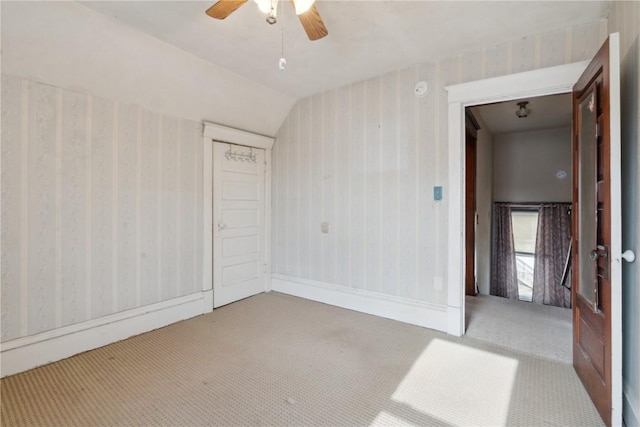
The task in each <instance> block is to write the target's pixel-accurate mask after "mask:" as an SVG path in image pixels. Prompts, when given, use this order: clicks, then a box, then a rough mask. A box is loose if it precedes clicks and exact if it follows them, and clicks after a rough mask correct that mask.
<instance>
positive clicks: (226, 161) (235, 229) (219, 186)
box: [213, 142, 265, 307]
mask: <svg viewBox="0 0 640 427" xmlns="http://www.w3.org/2000/svg"><path fill="white" fill-rule="evenodd" d="M264 171H265V151H264V150H261V149H257V148H249V147H243V146H239V145H233V144H227V143H220V142H216V143H214V148H213V306H214V307H220V306H222V305H225V304H229V303H231V302H234V301H238V300H240V299H243V298H246V297H249V296H251V295H255V294H258V293H260V292H264V291H265V274H264V271H265V270H264V269H265V265H264V262H265V261H264V260H265V257H264V238H265V224H264V218H265V173H264Z"/></svg>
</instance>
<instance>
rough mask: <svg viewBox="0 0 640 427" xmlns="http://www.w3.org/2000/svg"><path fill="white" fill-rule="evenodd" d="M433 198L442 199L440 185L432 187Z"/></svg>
mask: <svg viewBox="0 0 640 427" xmlns="http://www.w3.org/2000/svg"><path fill="white" fill-rule="evenodd" d="M433 200H442V187H441V186H437V187H433Z"/></svg>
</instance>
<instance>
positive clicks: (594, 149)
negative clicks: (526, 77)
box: [572, 36, 620, 425]
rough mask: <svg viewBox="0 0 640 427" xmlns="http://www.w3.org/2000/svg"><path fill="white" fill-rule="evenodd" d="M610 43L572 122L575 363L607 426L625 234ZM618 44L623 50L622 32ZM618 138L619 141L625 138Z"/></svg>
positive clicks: (591, 70)
mask: <svg viewBox="0 0 640 427" xmlns="http://www.w3.org/2000/svg"><path fill="white" fill-rule="evenodd" d="M609 43H610V41H609V39H608V40H607V42H605V43H604V44H603V46H602V47H601V48H600V50H599V51H598V53H597V54H596V56H595V57H594V59H593V61H592V62H591V63H590V64H589V65H588V66H587V69H586V70H585V72H584V73H583V75H582V76H581V77H580V79H579V80H578V82H577V83H576V84H575V86H574V88H573V122H572V124H573V213H574V214H573V215H572V230H573V243H572V248H573V250H572V296H573V301H574V306H573V310H574V311H573V364H574V367H575V370H576V372H577V373H578V376H579V377H580V379H581V380H582V382H583V384H584V386H585V389H586V390H587V393H588V394H589V396H590V397H591V399H592V400H593V402H594V404H595V406H596V408H597V409H598V412H599V413H600V416H601V417H602V419H603V420H604V422H605V423H606V424H607V425H611V423H612V411H613V402H614V401H615V402H619V399H618V397H616V396H614V395H613V390H614V387H613V385H612V381H613V380H615V381H616V387H618V384H619V382H618V379H614V378H613V377H612V357H613V356H612V352H613V344H612V318H613V316H614V315H619V313H615V312H614V311H612V295H611V290H612V268H613V267H612V261H613V254H612V253H611V248H612V246H613V245H614V243H615V244H618V240H619V237H620V236H619V235H617V234H616V235H615V236H614V235H613V234H612V223H613V222H612V189H611V187H612V185H613V181H612V169H611V158H612V152H613V151H612V141H613V139H612V135H611V128H612V126H614V125H612V120H613V119H614V118H612V117H611V96H612V95H611V87H612V86H611V81H610V78H612V76H611V74H610V51H609ZM613 46H614V48H615V49H618V39H617V36H616V37H615V42H614V45H613ZM614 62H615V61H614ZM616 87H617V86H616ZM618 95H619V94H617V93H616V94H615V98H616V99H618V98H619V97H618ZM615 119H616V120H619V118H615ZM615 141H616V144H618V145H619V139H615ZM618 145H616V149H617V147H618ZM616 188H617V187H616ZM616 194H617V193H616ZM616 203H619V200H616ZM618 210H619V209H618V207H617V206H616V211H618ZM614 237H615V239H616V240H615V242H614V241H613V240H612V239H613V238H614ZM617 280H619V278H618V279H617ZM618 309H619V308H618ZM618 357H619V356H618ZM616 409H617V411H620V408H616ZM616 414H617V416H616V419H618V417H619V412H617V413H616ZM616 422H617V421H616Z"/></svg>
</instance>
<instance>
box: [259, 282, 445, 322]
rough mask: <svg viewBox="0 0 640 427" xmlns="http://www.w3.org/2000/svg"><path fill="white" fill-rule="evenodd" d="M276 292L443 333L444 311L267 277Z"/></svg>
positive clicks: (359, 291) (357, 291)
mask: <svg viewBox="0 0 640 427" xmlns="http://www.w3.org/2000/svg"><path fill="white" fill-rule="evenodd" d="M271 288H272V290H274V291H276V292H281V293H283V294H288V295H293V296H296V297H300V298H305V299H309V300H312V301H318V302H322V303H325V304H329V305H334V306H337V307H342V308H347V309H349V310H354V311H359V312H361V313H367V314H373V315H375V316H380V317H385V318H387V319H393V320H398V321H400V322H405V323H410V324H412V325H418V326H424V327H426V328H430V329H436V330H438V331H443V332H447V307H446V306H440V305H435V304H429V303H426V302H423V301H417V300H412V299H408V298H400V297H396V296H392V295H385V294H380V293H377V292H371V291H367V290H362V289H352V288H346V287H344V286H338V285H333V284H330V283H325V282H317V281H314V280H307V279H301V278H298V277H290V276H285V275H282V274H272V275H271Z"/></svg>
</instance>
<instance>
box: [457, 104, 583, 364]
mask: <svg viewBox="0 0 640 427" xmlns="http://www.w3.org/2000/svg"><path fill="white" fill-rule="evenodd" d="M523 102H527V103H528V104H526V106H527V108H526V114H527V116H526V117H521V116H519V115H518V113H520V112H521V111H520V110H521V109H520V108H519V107H520V106H519V104H521V103H523ZM571 108H572V105H571V95H570V94H568V93H567V94H554V95H546V96H540V97H527V98H525V99H522V98H519V99H515V100H510V101H504V102H498V103H491V104H482V105H476V106H473V107H468V108H467V109H466V110H467V115H468V116H472V117H473V118H474V120H475V121H476V123H477V124H478V129H477V133H476V137H475V139H474V145H475V149H474V151H473V155H474V156H475V164H473V165H472V166H471V167H470V168H469V167H468V168H467V170H466V172H465V192H464V193H465V200H472V201H473V202H474V204H473V205H470V204H468V203H467V204H466V207H465V231H466V233H467V235H466V236H465V245H468V244H469V242H472V244H473V247H471V248H469V246H466V248H465V254H467V255H466V260H467V261H466V265H467V266H468V265H469V258H470V257H472V259H473V261H474V267H475V268H474V270H473V271H471V272H469V269H468V268H466V269H465V282H466V283H467V285H466V286H465V290H466V292H465V293H466V295H467V297H466V304H467V306H468V308H469V313H467V316H466V321H467V325H466V327H467V328H468V329H467V332H468V334H469V335H470V336H476V337H478V338H481V339H482V338H484V339H486V340H489V341H491V340H493V339H499V340H500V342H499V344H501V345H503V346H507V347H513V348H516V349H518V350H520V351H525V352H531V353H533V354H536V355H539V356H544V357H550V358H556V359H557V360H561V361H564V362H567V363H570V362H571V357H572V356H571V355H572V350H571V344H572V340H571V310H570V309H569V307H570V304H571V292H570V289H569V287H568V285H569V283H568V282H566V280H565V281H563V275H564V273H565V272H564V269H565V264H566V259H567V257H568V254H569V253H568V248H569V245H570V242H571V229H570V217H569V212H570V208H571V202H572V187H571V178H570V175H571V174H570V171H571V162H572V152H571ZM468 146H469V144H468V142H466V143H465V147H468ZM465 153H466V154H467V153H469V150H468V149H466V150H465ZM465 164H466V165H469V159H468V158H466V159H465ZM470 171H473V173H474V174H475V176H474V177H473V179H469V177H468V175H469V172H470ZM470 193H473V195H472V196H469V194H470ZM470 209H473V211H469V210H470ZM549 210H551V211H554V210H555V212H556V215H551V216H549ZM558 212H559V215H558V214H557V213H558ZM469 234H472V236H469ZM550 258H551V259H550ZM470 280H474V281H475V286H474V288H475V290H476V292H475V293H470V292H468V290H469V285H468V282H469V281H470ZM476 294H477V296H475V297H474V296H472V295H476ZM500 297H502V298H500ZM505 298H507V299H508V300H507V299H505ZM507 302H510V304H509V305H506V303H507ZM514 302H519V303H520V304H513V303H514ZM502 303H505V304H502ZM481 305H486V306H490V307H491V309H490V310H489V309H486V308H485V307H481ZM543 306H546V307H543ZM550 307H551V308H550ZM505 313H509V317H510V318H514V317H515V318H514V320H513V321H511V322H509V321H508V320H507V319H506V318H505V317H504V316H505ZM478 316H489V318H482V319H478V318H477V317H478ZM492 316H495V318H490V317H492ZM525 319H526V320H525ZM507 323H508V325H507ZM540 325H545V328H543V329H542V330H540ZM477 328H485V329H487V330H485V331H478V330H477ZM505 328H506V329H505ZM507 331H510V332H507ZM544 333H548V335H549V336H548V337H541V338H540V339H538V340H537V343H536V345H533V346H529V345H528V344H527V343H526V341H525V340H522V337H523V336H526V337H528V336H540V335H542V334H544ZM510 339H513V340H514V342H513V343H511V342H508V341H506V340H510ZM545 347H546V348H545Z"/></svg>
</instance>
